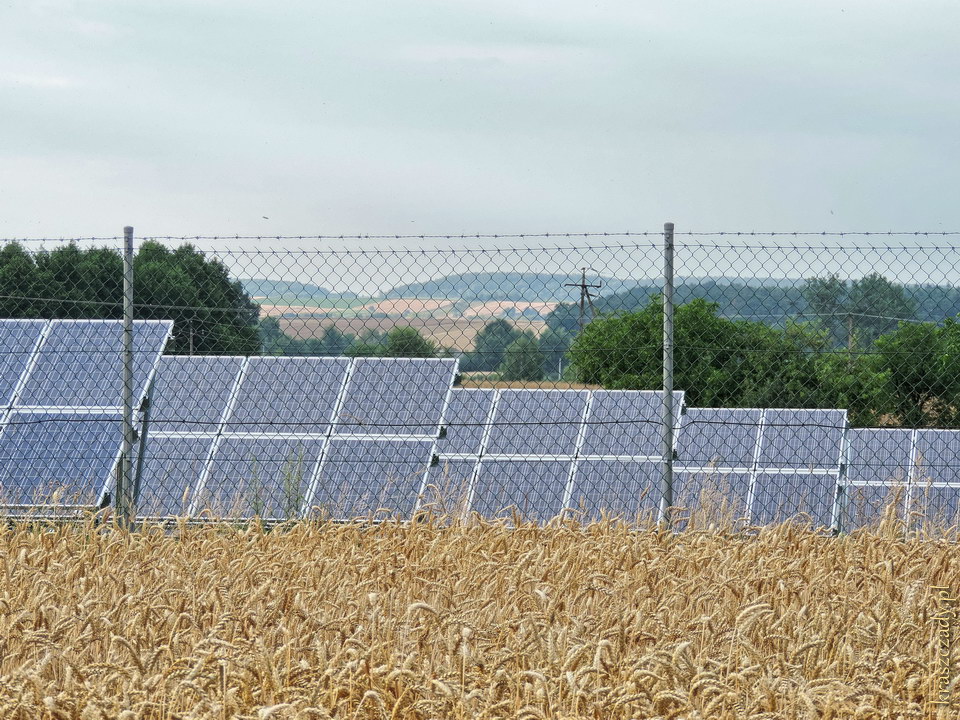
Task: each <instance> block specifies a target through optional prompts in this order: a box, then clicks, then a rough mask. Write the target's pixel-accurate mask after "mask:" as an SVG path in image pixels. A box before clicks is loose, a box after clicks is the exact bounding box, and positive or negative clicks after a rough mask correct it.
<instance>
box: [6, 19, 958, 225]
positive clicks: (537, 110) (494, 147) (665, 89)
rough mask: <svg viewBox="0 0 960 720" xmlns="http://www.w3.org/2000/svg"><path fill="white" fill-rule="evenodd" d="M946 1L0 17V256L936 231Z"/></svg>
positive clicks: (948, 54) (953, 196)
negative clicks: (31, 251)
mask: <svg viewBox="0 0 960 720" xmlns="http://www.w3.org/2000/svg"><path fill="white" fill-rule="evenodd" d="M958 28H960V3H957V2H955V0H954V1H949V2H947V1H945V2H909V3H908V2H903V0H897V1H896V2H893V1H890V0H856V1H850V0H802V1H793V0H776V2H760V0H754V1H751V2H746V1H744V0H739V1H737V0H727V1H726V2H722V3H712V2H705V1H701V2H689V1H677V0H671V2H650V1H648V0H644V1H637V0H623V1H622V2H597V3H592V2H582V1H579V2H569V1H567V0H551V1H550V2H544V1H543V0H539V1H536V2H532V1H526V0H503V1H501V0H475V1H474V0H437V1H436V2H405V1H400V0H393V1H391V2H369V1H366V0H351V1H350V2H336V3H333V2H318V1H317V0H309V1H307V2H271V3H267V2H244V1H243V0H194V1H191V2H181V1H177V0H163V2H154V1H153V0H146V1H144V0H138V1H136V2H131V0H116V1H110V0H91V1H90V2H79V1H77V2H71V1H69V0H29V1H23V2H21V1H17V0H15V1H14V2H12V3H11V2H4V3H3V5H2V7H0V237H22V236H47V237H50V236H71V235H115V234H117V233H119V232H120V230H121V228H122V226H123V225H124V224H128V223H129V224H132V225H135V226H136V230H137V233H138V235H140V234H143V235H150V234H174V235H181V234H189V235H193V234H226V235H229V234H236V233H239V234H260V233H263V234H270V235H276V234H294V235H299V234H327V233H331V234H341V233H350V234H352V233H462V232H463V233H475V232H481V233H486V232H490V233H494V232H497V233H504V232H541V231H550V232H563V231H586V230H600V231H603V230H606V231H614V230H657V229H659V228H660V227H661V226H662V223H663V222H664V221H665V220H673V221H675V222H676V223H677V227H678V229H688V230H822V229H828V230H871V231H882V230H928V229H929V230H948V229H949V230H958V229H960V202H958V200H957V194H958V192H957V191H958V186H960V184H958V177H960V120H958V116H960V112H958V110H960V92H958V78H960V43H958V41H957V30H958Z"/></svg>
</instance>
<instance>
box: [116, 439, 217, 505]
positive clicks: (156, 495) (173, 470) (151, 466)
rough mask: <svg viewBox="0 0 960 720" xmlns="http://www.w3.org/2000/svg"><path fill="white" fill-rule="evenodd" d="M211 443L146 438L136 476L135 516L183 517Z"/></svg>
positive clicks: (210, 441) (197, 440)
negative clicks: (140, 464) (137, 499)
mask: <svg viewBox="0 0 960 720" xmlns="http://www.w3.org/2000/svg"><path fill="white" fill-rule="evenodd" d="M212 444H213V438H210V437H207V438H197V437H156V436H153V437H150V438H149V439H148V440H147V444H146V450H145V455H144V459H143V466H142V471H141V476H140V498H139V502H138V503H137V514H138V515H140V516H141V517H168V516H182V515H187V513H188V512H189V509H190V502H191V501H192V500H193V495H194V493H195V492H196V491H197V483H198V482H199V480H200V476H201V474H202V473H203V469H204V467H205V465H206V461H207V457H208V455H209V452H210V446H211V445H212ZM136 460H137V458H134V463H136ZM134 468H136V464H134Z"/></svg>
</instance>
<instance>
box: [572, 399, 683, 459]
mask: <svg viewBox="0 0 960 720" xmlns="http://www.w3.org/2000/svg"><path fill="white" fill-rule="evenodd" d="M682 408H683V393H682V392H675V393H674V394H673V409H674V423H673V424H674V427H676V425H677V421H678V420H679V418H680V413H681V411H682ZM662 418H663V393H662V392H652V391H641V390H594V391H593V401H592V403H591V406H590V416H589V418H588V419H587V426H586V429H585V434H584V438H583V449H582V450H581V455H630V456H634V457H637V456H642V457H663V422H662Z"/></svg>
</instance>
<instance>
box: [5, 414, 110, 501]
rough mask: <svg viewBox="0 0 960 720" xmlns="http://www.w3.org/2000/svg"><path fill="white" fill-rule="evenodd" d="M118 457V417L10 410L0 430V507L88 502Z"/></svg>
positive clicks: (94, 495)
mask: <svg viewBox="0 0 960 720" xmlns="http://www.w3.org/2000/svg"><path fill="white" fill-rule="evenodd" d="M119 453H120V415H119V414H90V415H82V414H69V415H61V414H53V413H17V412H14V413H13V414H12V415H11V417H10V419H9V422H8V423H7V425H6V426H5V427H4V428H3V431H2V432H0V503H3V504H5V505H40V504H50V503H54V504H59V505H91V504H94V503H96V501H97V500H98V497H99V494H100V491H101V490H102V488H103V487H104V485H105V484H106V483H107V481H108V480H109V479H110V476H111V471H112V469H113V467H114V463H115V462H116V460H117V457H118V455H119Z"/></svg>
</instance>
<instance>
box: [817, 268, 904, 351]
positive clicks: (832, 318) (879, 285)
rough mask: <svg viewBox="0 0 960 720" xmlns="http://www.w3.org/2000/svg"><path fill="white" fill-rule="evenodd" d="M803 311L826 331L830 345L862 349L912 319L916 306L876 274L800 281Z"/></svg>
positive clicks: (899, 290)
mask: <svg viewBox="0 0 960 720" xmlns="http://www.w3.org/2000/svg"><path fill="white" fill-rule="evenodd" d="M802 293H803V298H804V300H805V301H806V303H807V310H808V312H809V313H810V314H812V315H814V316H815V317H816V320H817V322H819V323H820V325H821V326H822V327H824V328H826V329H827V331H828V332H829V333H830V338H831V340H832V342H833V345H834V346H837V347H839V346H841V345H845V346H846V347H847V348H848V349H851V350H852V349H854V348H866V347H868V346H869V345H870V344H871V343H872V342H873V341H874V340H876V339H877V338H878V337H879V336H880V335H882V334H884V333H888V332H892V331H893V330H896V328H897V323H898V322H900V321H901V320H910V319H913V318H914V317H915V316H916V310H917V307H916V303H915V302H914V301H913V300H912V299H911V298H910V297H909V296H908V295H907V293H906V290H905V289H904V288H903V286H902V285H897V284H895V283H892V282H890V281H889V280H887V279H886V278H885V277H883V276H882V275H880V274H878V273H870V274H869V275H865V276H864V277H862V278H860V279H859V280H854V281H853V282H852V283H848V282H846V281H844V280H841V279H840V277H839V276H837V275H836V274H833V275H830V276H828V277H826V278H810V279H808V280H807V281H805V282H804V284H803V288H802Z"/></svg>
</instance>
